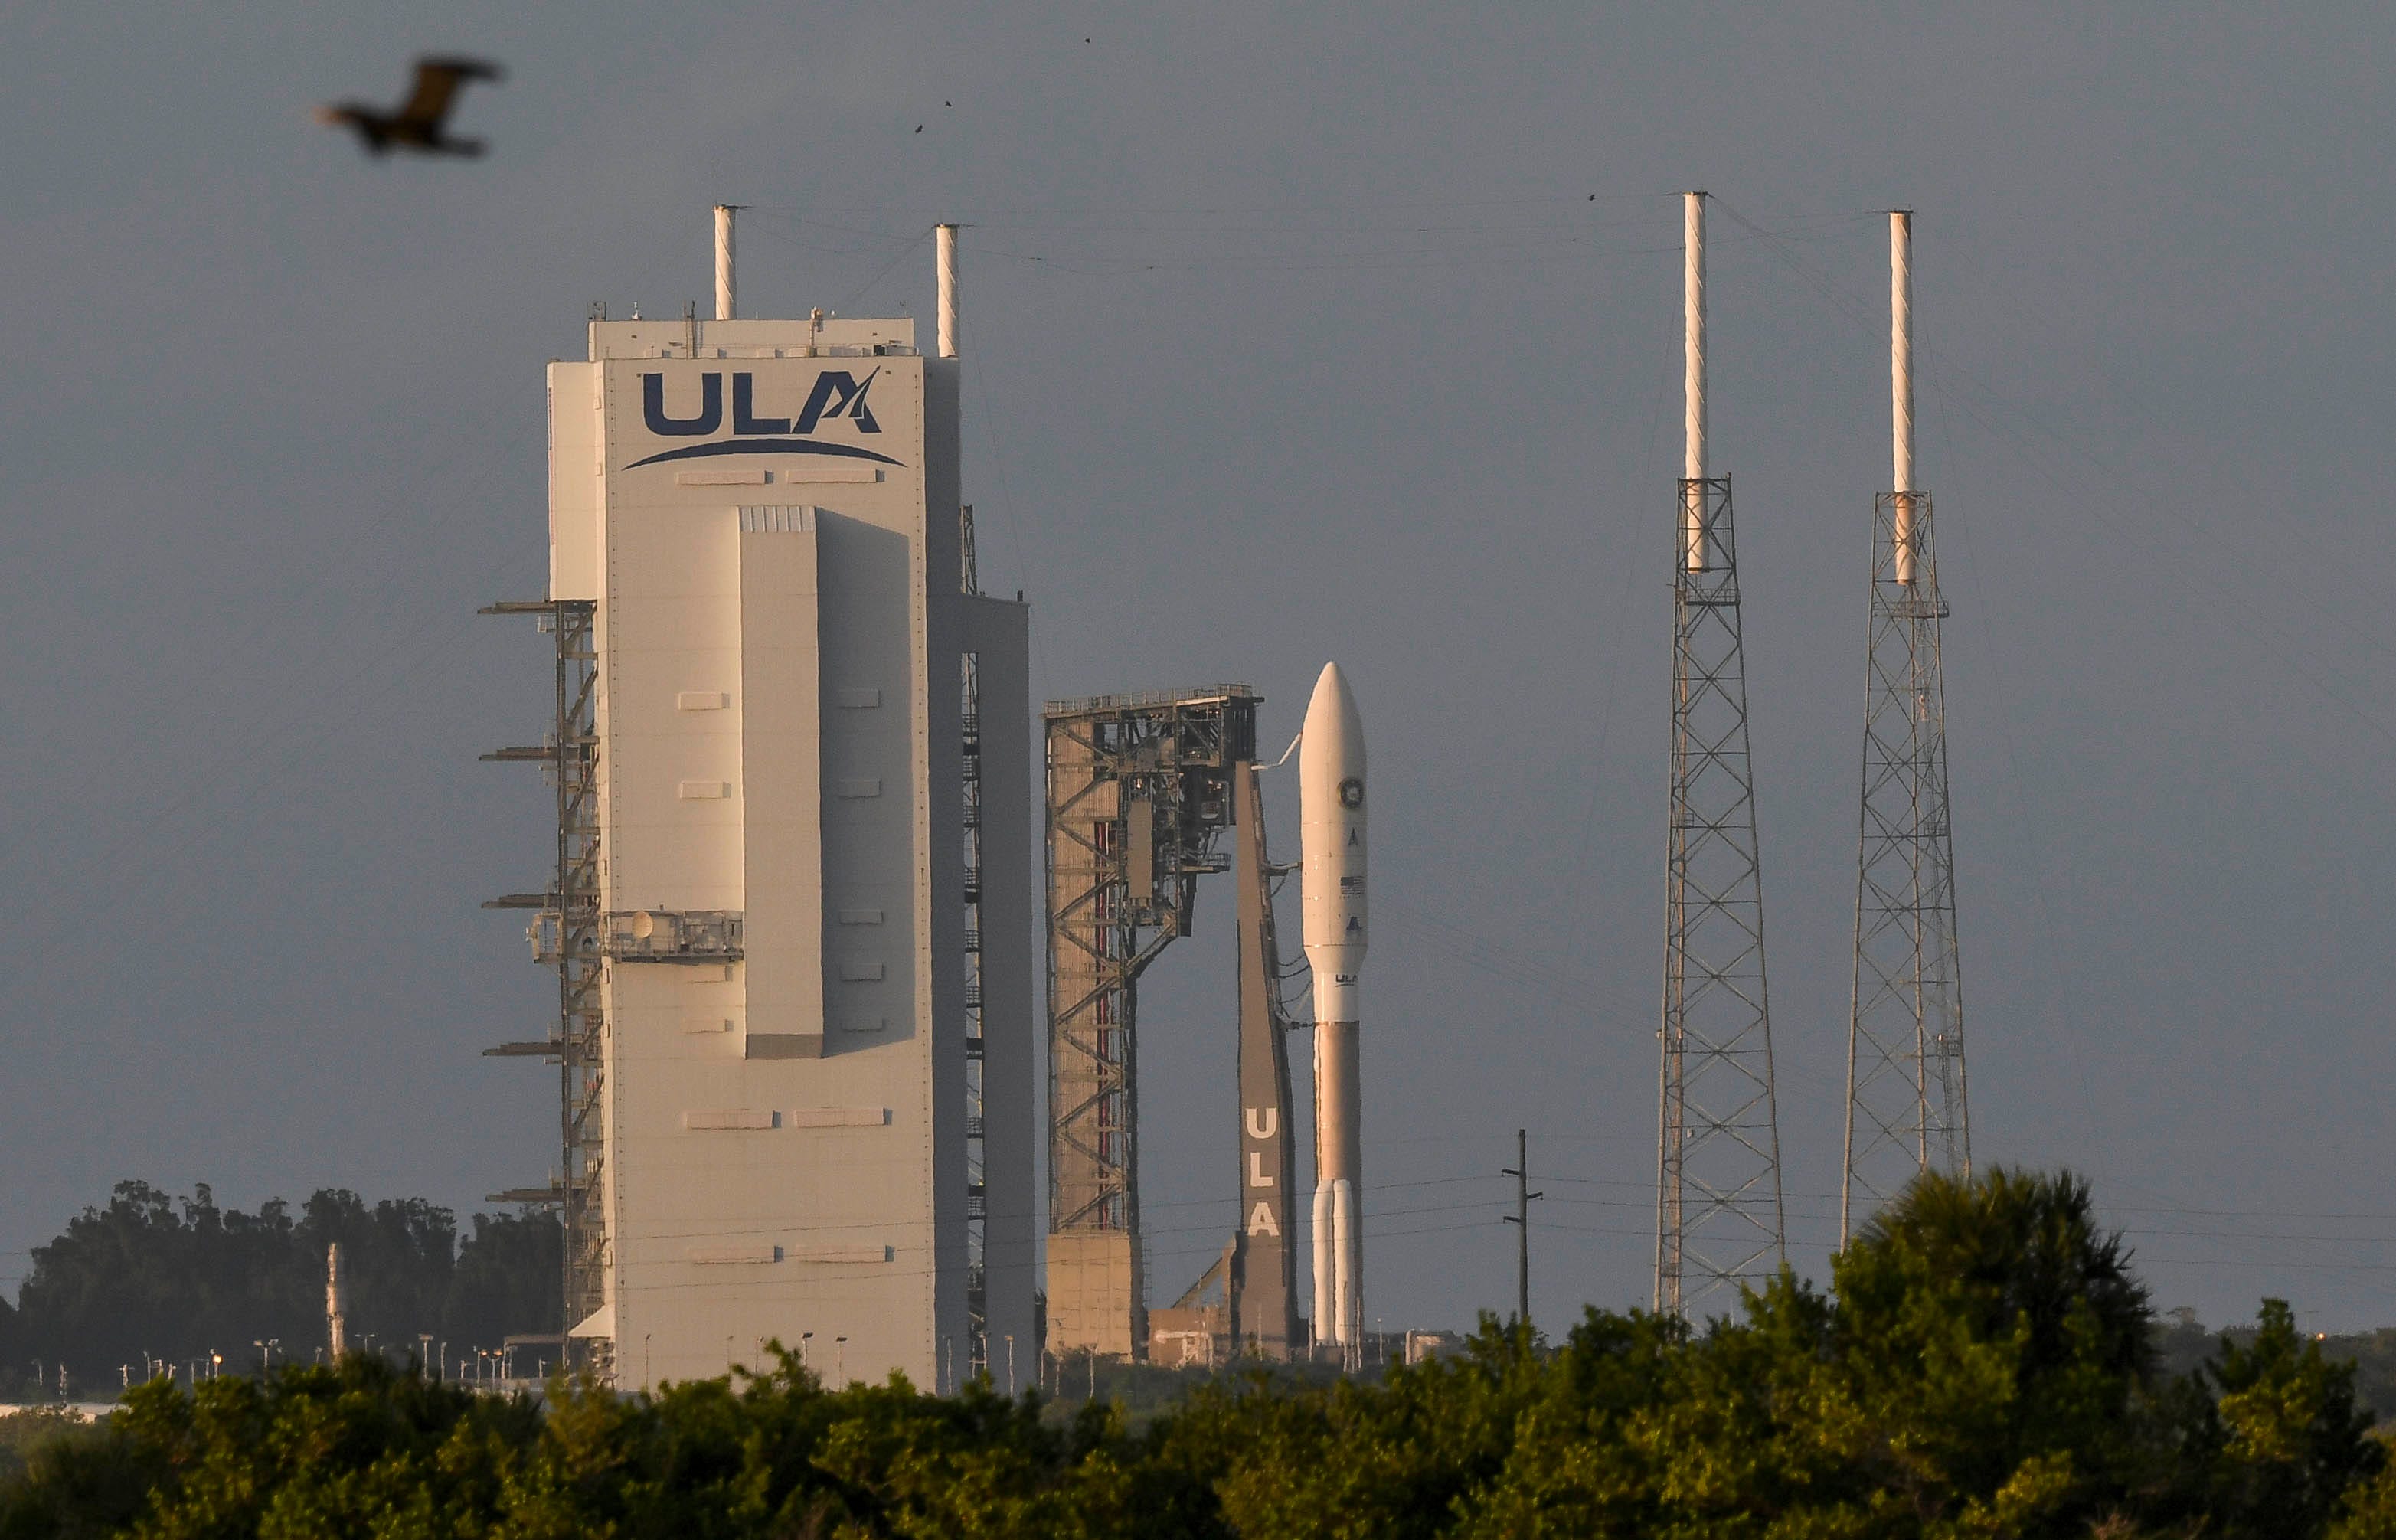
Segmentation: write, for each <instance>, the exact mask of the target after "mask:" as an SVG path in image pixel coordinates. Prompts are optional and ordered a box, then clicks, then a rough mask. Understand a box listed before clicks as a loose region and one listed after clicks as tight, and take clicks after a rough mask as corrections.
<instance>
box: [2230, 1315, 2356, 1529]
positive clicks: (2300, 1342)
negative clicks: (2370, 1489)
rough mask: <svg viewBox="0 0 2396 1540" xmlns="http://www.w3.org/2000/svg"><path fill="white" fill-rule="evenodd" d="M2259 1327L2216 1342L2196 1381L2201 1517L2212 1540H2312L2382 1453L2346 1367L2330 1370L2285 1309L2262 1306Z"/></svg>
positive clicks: (2318, 1346)
mask: <svg viewBox="0 0 2396 1540" xmlns="http://www.w3.org/2000/svg"><path fill="white" fill-rule="evenodd" d="M2256 1325H2257V1330H2256V1333H2255V1335H2254V1337H2253V1339H2252V1340H2251V1341H2248V1342H2243V1343H2242V1342H2240V1341H2238V1340H2237V1339H2236V1338H2234V1337H2231V1336H2228V1335H2225V1336H2224V1337H2223V1339H2222V1344H2221V1351H2220V1353H2219V1355H2218V1356H2217V1357H2216V1358H2215V1360H2214V1361H2212V1362H2211V1363H2209V1364H2207V1365H2206V1366H2205V1368H2204V1371H2203V1378H2204V1380H2205V1381H2206V1382H2207V1384H2208V1385H2209V1387H2210V1389H2211V1391H2212V1395H2211V1396H2210V1397H2209V1398H2194V1399H2193V1401H2192V1404H2193V1405H2194V1407H2195V1408H2196V1411H2195V1414H2194V1415H2193V1416H2191V1417H2189V1418H2187V1419H2186V1421H2187V1424H2188V1431H2187V1434H2186V1439H2187V1443H2188V1447H2189V1449H2190V1454H2191V1456H2192V1458H2193V1461H2194V1462H2195V1463H2196V1464H2197V1465H2198V1466H2199V1467H2200V1468H2201V1469H2202V1471H2203V1480H2204V1491H2203V1510H2204V1512H2205V1513H2206V1515H2207V1516H2208V1518H2209V1519H2210V1520H2211V1523H2212V1531H2211V1533H2216V1534H2222V1535H2235V1536H2248V1535H2251V1536H2256V1537H2257V1540H2266V1537H2276V1536H2282V1535H2312V1534H2319V1533H2323V1530H2324V1529H2325V1528H2326V1526H2327V1525H2328V1524H2329V1522H2330V1520H2333V1519H2334V1518H2336V1516H2337V1515H2338V1513H2339V1512H2340V1510H2341V1507H2343V1506H2344V1504H2345V1500H2346V1497H2347V1494H2348V1493H2349V1491H2350V1490H2353V1489H2356V1488H2357V1487H2358V1486H2359V1485H2360V1484H2361V1483H2363V1482H2365V1481H2367V1480H2369V1479H2370V1478H2372V1477H2374V1476H2376V1475H2377V1474H2378V1472H2379V1470H2380V1468H2381V1467H2383V1466H2384V1465H2386V1464H2387V1451H2386V1448H2385V1446H2383V1445H2382V1444H2381V1443H2379V1441H2378V1440H2375V1439H2373V1438H2372V1437H2370V1434H2369V1432H2368V1429H2369V1428H2370V1427H2371V1414H2370V1413H2369V1412H2368V1411H2367V1410H2364V1409H2363V1408H2360V1407H2358V1406H2357V1405H2356V1403H2355V1396H2354V1366H2353V1365H2352V1364H2351V1363H2333V1362H2331V1361H2329V1360H2328V1359H2327V1358H2326V1357H2325V1356H2324V1355H2323V1352H2322V1347H2321V1344H2320V1343H2319V1342H2317V1341H2315V1340H2313V1339H2312V1338H2309V1337H2308V1336H2306V1335H2305V1334H2302V1333H2301V1332H2299V1331H2297V1330H2296V1314H2295V1312H2294V1311H2292V1310H2290V1309H2289V1308H2288V1306H2287V1302H2286V1301H2284V1300H2279V1299H2267V1300H2265V1301H2264V1302H2263V1308H2262V1310H2261V1312H2260V1313H2259V1314H2258V1316H2257V1317H2256Z"/></svg>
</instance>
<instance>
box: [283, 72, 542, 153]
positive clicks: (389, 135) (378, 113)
mask: <svg viewBox="0 0 2396 1540" xmlns="http://www.w3.org/2000/svg"><path fill="white" fill-rule="evenodd" d="M506 78H507V72H506V71H505V70H502V69H500V68H499V66H498V65H497V64H493V63H490V62H488V61H487V60H480V59H461V58H454V57H450V58H443V57H432V56H428V57H426V58H423V59H419V60H417V61H416V84H415V86H413V87H412V88H411V89H410V90H409V91H408V93H407V100H406V101H404V102H402V103H400V105H399V106H398V108H397V109H395V110H393V111H391V112H385V111H383V110H382V109H380V108H379V107H369V106H367V105H366V103H365V102H363V101H337V102H333V103H331V104H329V105H327V106H324V107H319V108H317V109H316V121H317V122H319V123H329V124H335V125H346V126H349V127H351V128H353V129H355V130H356V131H357V136H358V140H359V142H360V143H362V144H364V145H365V146H366V153H368V154H370V155H383V154H388V153H390V152H392V151H393V150H409V151H413V152H415V153H418V154H419V155H479V154H481V153H483V148H484V147H483V141H482V140H481V139H453V138H451V137H450V134H449V109H450V108H451V107H452V106H454V105H455V104H456V102H457V100H458V92H459V89H460V88H461V87H462V86H465V84H466V83H467V82H468V81H470V80H488V81H494V82H497V81H501V80H505V79H506Z"/></svg>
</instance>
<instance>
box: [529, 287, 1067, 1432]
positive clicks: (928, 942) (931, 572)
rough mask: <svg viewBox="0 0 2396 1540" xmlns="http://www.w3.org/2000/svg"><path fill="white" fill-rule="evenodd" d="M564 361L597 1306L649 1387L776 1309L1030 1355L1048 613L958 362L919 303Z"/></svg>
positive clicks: (653, 332)
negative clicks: (1002, 555)
mask: <svg viewBox="0 0 2396 1540" xmlns="http://www.w3.org/2000/svg"><path fill="white" fill-rule="evenodd" d="M726 283H727V285H728V279H727V280H726ZM943 351H946V350H945V349H944V350H943ZM549 394H550V411H549V419H550V601H551V602H552V604H560V605H561V608H560V613H561V614H563V613H565V610H564V607H563V602H568V601H574V602H584V603H588V604H590V605H591V611H590V614H591V622H590V623H591V637H592V644H593V650H594V652H595V661H594V662H593V663H592V668H593V669H594V670H595V699H594V700H593V702H592V707H591V716H592V724H593V726H594V727H595V739H596V750H595V756H594V759H593V761H592V764H591V776H592V780H593V782H594V783H595V791H596V818H595V823H596V856H597V861H596V866H597V878H596V886H597V910H596V914H595V923H596V934H597V944H596V950H597V955H598V958H599V962H598V963H597V967H598V970H599V971H598V980H599V990H600V999H601V1002H602V1013H603V1023H602V1025H603V1030H602V1034H601V1035H602V1038H603V1047H602V1050H601V1052H600V1055H599V1063H598V1065H597V1067H596V1068H597V1076H596V1088H595V1107H594V1110H595V1112H596V1114H597V1116H598V1117H599V1119H600V1121H601V1123H602V1138H601V1143H600V1151H601V1158H600V1159H599V1160H598V1162H596V1169H595V1170H594V1171H593V1172H592V1180H591V1186H592V1192H591V1196H590V1205H589V1218H588V1221H587V1222H588V1223H589V1225H590V1226H591V1228H592V1247H593V1251H592V1257H593V1266H594V1271H595V1273H596V1278H597V1282H598V1288H597V1290H596V1291H595V1292H596V1294H597V1295H598V1297H599V1298H600V1299H601V1300H602V1301H603V1302H602V1303H600V1304H598V1306H597V1308H593V1309H592V1310H590V1312H589V1313H588V1314H587V1315H586V1316H584V1317H583V1319H581V1320H580V1321H576V1322H572V1323H570V1325H571V1329H572V1331H573V1333H574V1334H575V1335H576V1336H578V1337H579V1338H581V1339H583V1340H584V1342H585V1343H586V1344H587V1345H589V1347H592V1349H595V1354H594V1356H596V1357H597V1358H599V1359H600V1360H601V1361H607V1362H611V1363H612V1365H613V1373H614V1377H615V1380H616V1382H617V1383H618V1384H619V1385H621V1386H626V1387H632V1386H647V1385H654V1384H657V1383H659V1382H660V1381H665V1380H679V1379H688V1378H695V1377H703V1376H708V1375H713V1374H723V1373H724V1372H725V1367H726V1364H727V1363H728V1362H739V1363H742V1364H748V1363H752V1362H755V1361H756V1360H757V1353H758V1347H759V1344H761V1343H762V1342H764V1341H766V1340H769V1339H779V1340H780V1341H781V1342H782V1343H784V1344H785V1345H786V1346H788V1347H791V1348H792V1349H793V1350H798V1349H799V1348H800V1347H801V1344H802V1342H803V1341H804V1342H805V1351H806V1352H807V1355H808V1357H809V1360H810V1361H811V1362H812V1364H813V1365H814V1367H815V1368H816V1369H817V1370H818V1371H819V1372H821V1373H823V1374H825V1375H826V1376H827V1377H830V1376H831V1375H832V1374H833V1373H834V1372H835V1370H839V1371H845V1374H846V1376H847V1377H849V1378H851V1379H859V1378H862V1379H878V1378H880V1377H882V1376H883V1375H885V1374H888V1373H889V1372H890V1371H892V1370H900V1371H904V1372H905V1373H906V1374H907V1375H908V1376H909V1377H910V1378H911V1379H912V1380H913V1381H914V1383H915V1384H916V1385H918V1386H919V1387H925V1388H933V1387H942V1388H946V1387H953V1386H954V1385H955V1384H956V1383H958V1382H960V1381H961V1380H963V1379H964V1378H965V1377H968V1376H969V1375H970V1374H972V1373H973V1372H975V1370H976V1369H977V1368H978V1367H979V1366H980V1364H979V1363H978V1361H977V1360H978V1357H979V1355H980V1354H982V1353H983V1352H984V1351H985V1350H986V1351H987V1354H988V1355H989V1356H988V1359H987V1360H986V1361H987V1362H989V1363H990V1364H991V1365H992V1368H993V1372H994V1373H995V1374H997V1375H998V1377H999V1379H1000V1382H1001V1383H1002V1384H1004V1383H1005V1377H1006V1374H1007V1354H1008V1350H1009V1346H1008V1344H1007V1341H1006V1339H1008V1338H1010V1337H1011V1338H1012V1339H1013V1348H1014V1350H1015V1351H1017V1352H1019V1353H1020V1354H1021V1355H1022V1359H1023V1362H1024V1364H1025V1366H1026V1367H1025V1371H1024V1372H1025V1374H1027V1375H1028V1374H1029V1373H1030V1372H1031V1370H1030V1366H1031V1365H1032V1363H1034V1362H1036V1355H1037V1350H1038V1345H1037V1343H1036V1342H1035V1341H1034V1339H1033V1337H1032V1287H1033V1275H1032V1263H1033V1253H1032V1247H1033V1230H1034V1210H1035V1206H1036V1204H1035V1196H1036V1195H1035V1193H1034V1191H1033V1188H1032V1140H1033V1136H1034V1130H1033V1124H1032V1085H1033V1075H1034V1058H1033V1041H1034V1040H1033V1025H1032V1021H1033V1017H1032V976H1033V928H1032V927H1033V923H1034V909H1033V907H1032V906H1033V902H1034V898H1033V893H1032V874H1033V872H1034V870H1035V867H1034V852H1033V848H1032V830H1031V818H1030V810H1031V806H1032V800H1031V799H1032V787H1031V783H1030V779H1029V777H1030V776H1031V773H1032V745H1031V703H1030V696H1029V684H1028V679H1027V649H1026V638H1027V622H1026V610H1025V608H1024V606H1023V605H1022V604H1020V603H1018V602H1008V601H1002V600H997V599H991V598H984V597H981V596H979V595H978V594H975V593H973V592H970V591H966V588H967V585H966V584H965V583H964V582H961V581H960V574H961V571H962V570H963V569H964V566H965V562H964V557H963V554H962V552H961V549H960V545H961V542H960V528H959V525H960V519H959V491H960V486H959V464H958V460H959V454H958V365H957V363H956V361H955V359H954V358H953V357H926V356H925V355H924V354H923V353H921V352H918V351H917V349H916V347H915V339H914V327H913V324H912V322H909V321H905V320H896V321H855V320H843V319H824V318H817V319H813V320H799V321H762V320H714V321H700V320H694V319H676V320H672V321H662V322H661V321H642V320H633V321H606V320H600V321H594V322H593V323H592V325H591V335H590V358H589V360H588V361H587V362H576V363H558V364H553V365H551V366H550V371H549ZM844 1339H845V1340H844ZM985 1344H986V1349H985V1347H984V1345H985Z"/></svg>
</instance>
